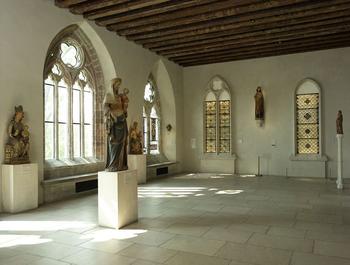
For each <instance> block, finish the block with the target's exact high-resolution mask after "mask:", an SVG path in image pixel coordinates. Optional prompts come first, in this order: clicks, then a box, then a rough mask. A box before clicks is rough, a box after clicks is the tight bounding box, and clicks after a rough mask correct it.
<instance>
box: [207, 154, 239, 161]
mask: <svg viewBox="0 0 350 265" xmlns="http://www.w3.org/2000/svg"><path fill="white" fill-rule="evenodd" d="M236 158H237V156H236V154H210V153H204V154H203V155H202V157H201V160H209V159H214V160H232V159H233V160H236Z"/></svg>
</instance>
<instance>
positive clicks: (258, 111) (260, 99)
mask: <svg viewBox="0 0 350 265" xmlns="http://www.w3.org/2000/svg"><path fill="white" fill-rule="evenodd" d="M254 99H255V119H256V120H261V121H263V120H264V119H265V110H264V96H263V93H262V90H261V87H260V86H258V88H257V89H256V93H255V96H254Z"/></svg>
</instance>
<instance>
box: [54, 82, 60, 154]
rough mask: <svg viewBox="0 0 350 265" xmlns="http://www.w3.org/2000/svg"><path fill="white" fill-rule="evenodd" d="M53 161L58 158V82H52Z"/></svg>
mask: <svg viewBox="0 0 350 265" xmlns="http://www.w3.org/2000/svg"><path fill="white" fill-rule="evenodd" d="M54 83H55V85H54V159H59V157H58V153H59V150H58V144H59V143H58V108H59V106H58V81H57V80H55V81H54Z"/></svg>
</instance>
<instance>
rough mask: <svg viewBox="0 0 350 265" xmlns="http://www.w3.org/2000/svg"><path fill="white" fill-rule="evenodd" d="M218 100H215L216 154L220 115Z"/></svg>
mask: <svg viewBox="0 0 350 265" xmlns="http://www.w3.org/2000/svg"><path fill="white" fill-rule="evenodd" d="M219 107H220V106H219V100H216V109H215V110H216V120H215V121H216V124H215V125H216V154H217V155H218V154H219V153H220V148H219V144H220V120H219V119H220V115H219V111H220V110H219Z"/></svg>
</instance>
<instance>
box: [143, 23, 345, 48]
mask: <svg viewBox="0 0 350 265" xmlns="http://www.w3.org/2000/svg"><path fill="white" fill-rule="evenodd" d="M349 21H350V17H340V18H334V19H329V20H321V21H316V22H310V23H303V24H296V25H290V26H281V27H278V25H275V27H271V28H266V29H264V30H260V31H251V32H250V31H248V32H238V33H236V34H234V33H232V35H227V36H220V37H216V38H211V39H204V40H199V41H192V42H186V43H180V44H173V45H171V44H164V46H161V47H156V48H153V47H148V46H146V45H145V47H147V48H149V49H151V50H152V51H155V52H165V51H174V52H176V51H185V50H186V48H189V50H191V49H196V47H198V46H202V47H204V46H205V45H210V44H215V43H223V42H227V41H232V40H237V39H241V38H251V37H257V36H262V35H265V36H266V35H270V34H275V33H281V32H290V31H295V30H297V31H300V30H304V31H305V32H306V33H307V32H310V30H311V31H312V30H318V29H319V28H324V27H327V29H331V28H332V27H338V26H339V24H340V25H341V24H343V23H348V22H349ZM166 45H167V46H166Z"/></svg>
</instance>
